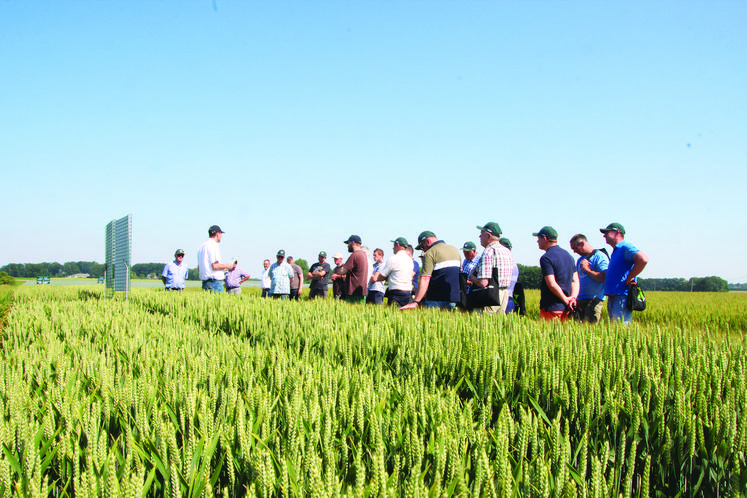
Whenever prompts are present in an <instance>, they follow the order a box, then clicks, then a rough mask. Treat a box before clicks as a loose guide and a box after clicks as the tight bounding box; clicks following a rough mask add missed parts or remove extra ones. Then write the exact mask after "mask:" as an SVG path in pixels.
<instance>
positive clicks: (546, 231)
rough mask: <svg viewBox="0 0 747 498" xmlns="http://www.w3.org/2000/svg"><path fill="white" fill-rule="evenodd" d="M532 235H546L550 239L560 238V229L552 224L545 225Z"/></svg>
mask: <svg viewBox="0 0 747 498" xmlns="http://www.w3.org/2000/svg"><path fill="white" fill-rule="evenodd" d="M532 235H534V236H535V237H546V238H548V239H549V240H558V231H557V230H555V229H554V228H553V227H551V226H544V227H542V228H540V231H539V232H535V233H533V234H532Z"/></svg>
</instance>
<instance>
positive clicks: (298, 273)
mask: <svg viewBox="0 0 747 498" xmlns="http://www.w3.org/2000/svg"><path fill="white" fill-rule="evenodd" d="M288 264H289V265H290V266H291V268H293V278H292V279H291V292H290V298H291V299H293V300H296V301H298V298H299V297H300V296H301V294H303V270H302V269H301V267H300V266H298V265H297V264H296V263H294V262H293V256H288Z"/></svg>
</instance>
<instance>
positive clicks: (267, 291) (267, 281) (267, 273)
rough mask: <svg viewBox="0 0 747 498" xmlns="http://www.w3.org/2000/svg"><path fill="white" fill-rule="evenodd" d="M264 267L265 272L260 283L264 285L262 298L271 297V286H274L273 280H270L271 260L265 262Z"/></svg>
mask: <svg viewBox="0 0 747 498" xmlns="http://www.w3.org/2000/svg"><path fill="white" fill-rule="evenodd" d="M263 265H264V268H265V270H264V271H263V272H262V277H261V278H260V279H259V281H260V285H262V297H269V296H270V285H272V279H271V278H270V260H269V259H266V260H264V262H263Z"/></svg>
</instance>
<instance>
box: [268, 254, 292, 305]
mask: <svg viewBox="0 0 747 498" xmlns="http://www.w3.org/2000/svg"><path fill="white" fill-rule="evenodd" d="M275 259H276V261H275V262H274V263H273V264H272V265H271V266H270V282H271V283H270V295H271V296H272V298H273V299H288V298H289V297H290V291H291V279H292V278H293V267H291V265H289V264H288V263H287V262H286V261H285V251H284V250H282V249H280V250H279V251H278V253H277V255H276V256H275Z"/></svg>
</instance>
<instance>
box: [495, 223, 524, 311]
mask: <svg viewBox="0 0 747 498" xmlns="http://www.w3.org/2000/svg"><path fill="white" fill-rule="evenodd" d="M499 242H500V243H501V245H502V246H503V247H505V248H506V249H508V250H509V251H511V250H513V247H514V245H513V244H512V243H511V241H510V240H509V239H508V238H507V237H501V238H500V240H499ZM511 257H513V253H511ZM518 282H519V265H517V264H516V261H514V265H513V267H512V268H511V283H510V284H509V285H508V304H507V305H506V313H513V312H514V311H515V310H516V309H517V308H516V302H515V301H514V290H516V284H517V283H518ZM522 292H523V291H522Z"/></svg>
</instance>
